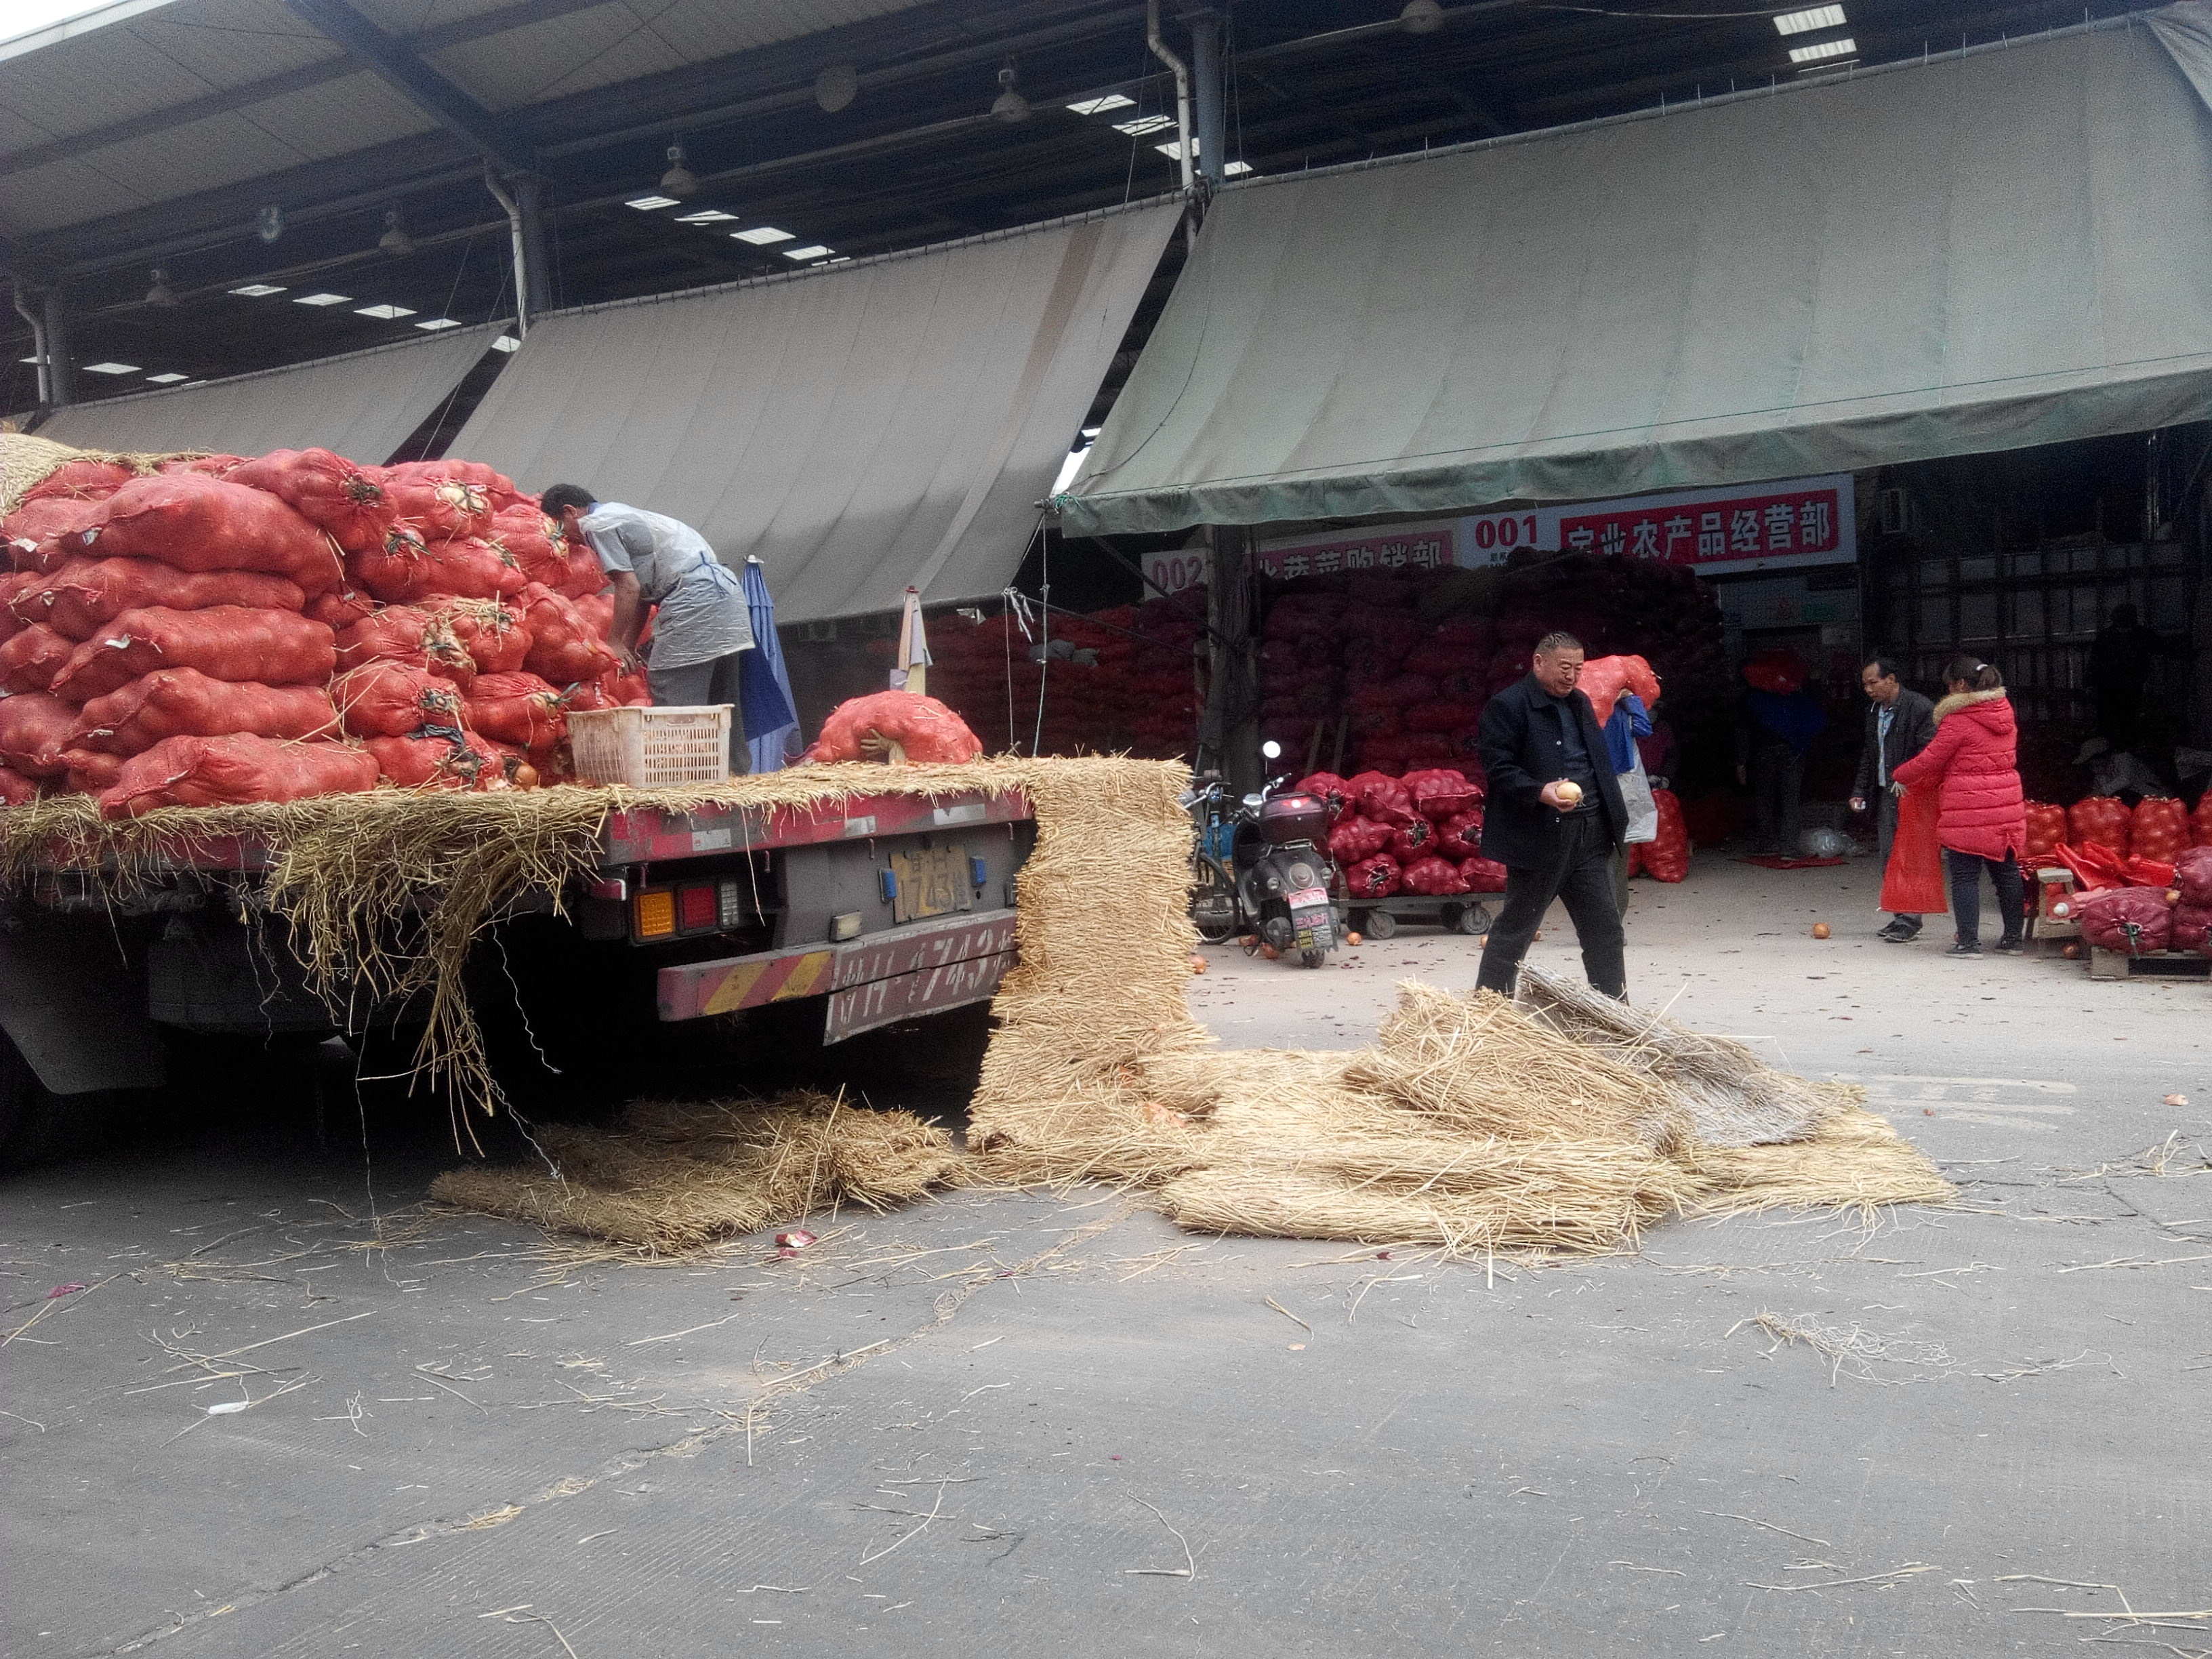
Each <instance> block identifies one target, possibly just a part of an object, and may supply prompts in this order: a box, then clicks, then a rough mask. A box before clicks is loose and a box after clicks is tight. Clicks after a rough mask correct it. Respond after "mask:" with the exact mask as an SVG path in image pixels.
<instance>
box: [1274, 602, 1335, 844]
mask: <svg viewBox="0 0 2212 1659" xmlns="http://www.w3.org/2000/svg"><path fill="white" fill-rule="evenodd" d="M1276 603H1277V604H1280V603H1282V602H1281V601H1280V600H1278V601H1276ZM1293 793H1297V794H1301V795H1311V796H1313V797H1314V798H1315V799H1316V800H1319V801H1322V802H1324V803H1326V804H1327V805H1328V821H1329V822H1330V823H1332V824H1334V823H1341V822H1343V819H1344V815H1345V814H1346V812H1348V811H1351V810H1352V786H1351V785H1350V784H1349V783H1346V781H1344V780H1343V779H1342V778H1340V777H1339V776H1337V775H1336V774H1335V773H1334V772H1315V773H1312V774H1310V775H1307V776H1305V777H1303V778H1300V779H1299V780H1298V781H1297V784H1296V785H1295V786H1294V787H1293Z"/></svg>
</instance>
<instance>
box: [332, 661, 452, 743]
mask: <svg viewBox="0 0 2212 1659" xmlns="http://www.w3.org/2000/svg"><path fill="white" fill-rule="evenodd" d="M331 702H333V703H334V704H336V705H337V712H338V719H339V720H341V721H342V722H343V724H344V726H345V729H346V732H347V734H348V735H349V736H350V737H356V738H404V737H405V736H407V735H408V734H409V733H410V732H415V731H416V730H418V729H420V728H421V727H422V726H433V727H447V726H450V727H453V728H454V729H456V730H458V729H459V726H460V725H461V719H462V707H461V694H460V691H459V689H458V688H457V687H455V686H454V685H453V684H452V683H451V682H450V681H447V680H444V679H441V678H439V677H438V676H437V675H435V674H433V673H432V672H430V671H429V670H428V669H427V668H418V667H416V666H415V665H413V664H411V663H404V662H387V661H381V660H379V661H374V662H365V663H363V664H362V665H361V666H360V667H358V668H349V669H348V670H347V671H345V672H344V673H343V674H341V675H339V676H338V677H337V679H335V680H333V681H332V682H331Z"/></svg>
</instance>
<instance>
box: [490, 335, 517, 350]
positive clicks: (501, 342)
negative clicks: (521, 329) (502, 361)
mask: <svg viewBox="0 0 2212 1659" xmlns="http://www.w3.org/2000/svg"><path fill="white" fill-rule="evenodd" d="M491 349H493V350H494V351H520V350H521V349H522V342H521V341H520V340H518V339H516V338H515V337H514V336H513V335H512V334H502V335H501V336H500V337H499V338H497V339H496V340H494V341H493V342H492V343H491Z"/></svg>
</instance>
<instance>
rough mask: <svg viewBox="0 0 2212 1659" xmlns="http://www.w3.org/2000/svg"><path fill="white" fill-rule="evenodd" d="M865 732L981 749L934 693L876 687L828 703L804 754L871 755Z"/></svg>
mask: <svg viewBox="0 0 2212 1659" xmlns="http://www.w3.org/2000/svg"><path fill="white" fill-rule="evenodd" d="M494 735H495V736H496V735H498V734H497V733H494ZM871 735H873V736H877V737H880V738H883V739H884V740H885V741H886V742H890V743H896V744H898V745H899V747H900V748H901V749H902V750H905V751H906V757H907V758H908V760H910V761H969V760H974V759H975V757H976V756H978V755H980V754H981V753H982V752H983V745H982V744H981V743H979V742H977V741H976V738H975V733H974V732H970V731H969V729H968V723H967V722H966V721H965V720H962V719H961V718H960V716H959V715H957V714H954V713H953V712H952V711H951V709H950V708H946V707H945V705H944V704H943V703H941V702H938V700H937V699H936V698H934V697H925V696H917V695H916V694H915V693H914V692H912V691H878V692H876V693H874V694H873V695H872V696H866V697H854V698H853V699H852V700H851V701H849V702H841V703H839V704H838V705H837V707H836V708H834V709H832V710H831V711H830V713H829V719H828V720H824V721H823V722H822V734H821V736H820V737H819V738H816V739H815V743H814V746H813V747H812V748H811V749H809V750H807V751H806V758H807V759H808V760H811V761H856V760H872V759H875V758H876V757H875V756H874V755H872V754H870V753H869V752H868V751H867V750H864V749H863V748H862V747H861V746H860V745H861V743H862V740H863V739H864V738H868V737H870V736H871Z"/></svg>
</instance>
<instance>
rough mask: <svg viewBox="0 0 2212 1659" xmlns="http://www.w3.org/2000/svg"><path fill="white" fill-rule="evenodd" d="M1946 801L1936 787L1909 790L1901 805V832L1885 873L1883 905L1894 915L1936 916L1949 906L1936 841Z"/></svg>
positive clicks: (1899, 818) (1892, 844)
mask: <svg viewBox="0 0 2212 1659" xmlns="http://www.w3.org/2000/svg"><path fill="white" fill-rule="evenodd" d="M1941 806H1942V799H1941V795H1940V793H1939V792H1938V791H1936V790H1934V789H1910V790H1907V791H1906V792H1905V799H1903V800H1900V801H1899V802H1898V804H1897V834H1896V836H1894V837H1893V839H1892V841H1891V842H1890V847H1889V866H1888V867H1887V869H1885V870H1884V871H1883V872H1881V908H1883V909H1884V910H1887V912H1889V914H1890V915H1895V916H1911V915H1935V914H1936V913H1937V912H1939V911H1941V910H1942V909H1944V908H1946V905H1945V901H1944V897H1943V849H1942V847H1941V846H1940V845H1939V844H1938V843H1937V842H1936V813H1937V811H1938V810H1939V809H1940V807H1941Z"/></svg>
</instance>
